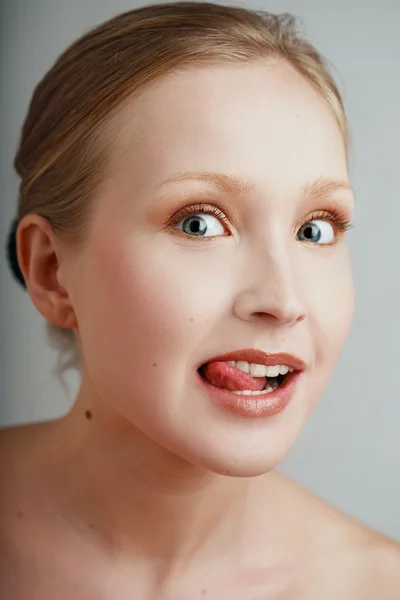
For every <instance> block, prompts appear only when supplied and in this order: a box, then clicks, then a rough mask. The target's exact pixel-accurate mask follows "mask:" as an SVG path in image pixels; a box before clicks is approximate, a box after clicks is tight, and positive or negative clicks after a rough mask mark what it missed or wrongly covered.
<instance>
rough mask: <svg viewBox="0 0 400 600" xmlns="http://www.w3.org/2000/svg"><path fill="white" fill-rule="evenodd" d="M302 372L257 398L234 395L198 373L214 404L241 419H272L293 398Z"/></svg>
mask: <svg viewBox="0 0 400 600" xmlns="http://www.w3.org/2000/svg"><path fill="white" fill-rule="evenodd" d="M302 374H303V372H302V371H294V372H293V373H292V374H291V375H290V376H289V377H287V378H286V379H285V381H284V382H283V384H282V385H281V386H280V387H279V388H278V389H276V390H274V391H273V392H269V393H268V394H260V395H257V396H252V395H244V394H240V395H239V394H233V393H232V392H230V391H229V390H225V389H222V388H218V387H215V386H214V385H212V384H211V383H210V382H208V381H207V380H206V379H204V377H202V376H201V375H200V373H198V376H199V378H200V380H201V382H202V384H203V385H204V386H205V388H206V391H207V393H208V395H209V396H210V398H211V400H212V402H213V403H214V404H215V405H217V406H219V407H220V408H224V409H226V410H229V411H230V412H232V413H235V414H236V415H238V416H241V417H252V418H259V417H270V416H272V415H276V414H277V413H280V412H281V411H282V410H283V409H284V408H285V407H286V406H287V405H288V404H289V402H290V400H291V399H292V398H293V395H294V393H295V391H296V386H297V384H298V382H299V379H300V378H301V376H302Z"/></svg>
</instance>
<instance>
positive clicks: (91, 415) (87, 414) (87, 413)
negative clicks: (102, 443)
mask: <svg viewBox="0 0 400 600" xmlns="http://www.w3.org/2000/svg"><path fill="white" fill-rule="evenodd" d="M85 417H86V418H87V419H88V420H90V419H92V418H93V414H92V411H90V410H87V411H86V412H85Z"/></svg>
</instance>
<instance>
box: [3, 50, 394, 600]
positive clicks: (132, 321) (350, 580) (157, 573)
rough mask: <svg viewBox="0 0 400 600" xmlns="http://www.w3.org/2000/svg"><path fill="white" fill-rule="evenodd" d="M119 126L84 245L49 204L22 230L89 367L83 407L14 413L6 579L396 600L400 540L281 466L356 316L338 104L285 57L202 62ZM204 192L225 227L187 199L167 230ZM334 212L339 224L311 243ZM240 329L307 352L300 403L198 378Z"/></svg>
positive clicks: (94, 590) (236, 341) (23, 586)
mask: <svg viewBox="0 0 400 600" xmlns="http://www.w3.org/2000/svg"><path fill="white" fill-rule="evenodd" d="M111 131H112V138H110V147H111V148H112V161H111V162H110V168H109V173H108V174H107V178H106V180H105V182H104V184H103V185H102V186H101V188H100V189H99V190H98V191H97V192H96V197H95V202H94V205H93V207H92V212H91V216H90V226H89V229H88V231H87V232H86V237H85V241H84V244H83V245H82V246H80V247H79V248H70V247H65V246H64V245H62V244H61V243H60V242H59V241H58V240H57V239H56V238H55V237H54V235H53V233H52V231H51V229H50V227H49V225H48V223H47V222H46V221H45V220H44V219H42V218H41V217H39V216H37V215H29V216H27V217H25V218H24V220H23V221H22V223H21V225H20V228H19V231H18V243H19V255H20V262H21V266H22V269H23V272H24V275H25V278H26V282H27V287H28V291H29V294H30V296H31V298H32V301H33V302H34V304H35V306H36V308H37V309H38V310H39V311H40V312H41V313H42V314H43V315H44V317H45V318H46V319H48V320H49V321H51V322H53V323H55V324H57V325H59V326H61V327H66V328H73V329H74V331H75V334H76V339H77V343H78V345H79V348H80V352H81V355H82V362H83V374H82V385H81V389H80V391H79V394H78V397H77V399H76V402H75V404H74V406H73V408H72V410H71V412H70V413H68V415H66V416H65V417H64V418H62V419H59V420H57V421H55V422H50V423H42V424H36V425H30V426H27V427H16V428H12V429H9V430H4V431H3V432H2V435H1V456H2V461H1V465H2V478H3V481H4V482H5V483H6V485H5V486H4V489H5V490H6V492H5V493H4V494H3V496H2V510H1V527H2V546H1V551H2V553H3V556H4V560H3V561H1V564H2V565H3V570H4V573H0V574H1V578H2V581H4V582H5V583H4V586H5V594H6V595H5V598H12V599H13V600H17V599H19V598H21V599H22V598H24V599H25V598H29V599H30V600H36V599H37V600H39V599H40V600H47V599H49V600H50V599H51V600H53V598H57V599H60V600H64V599H70V598H76V599H78V598H85V599H86V598H87V599H96V600H97V599H100V598H101V599H103V598H104V600H108V599H113V600H127V599H128V598H129V599H130V598H141V599H143V600H149V599H153V598H154V599H160V600H181V599H188V600H195V599H197V598H204V597H208V598H212V599H213V600H214V599H215V600H314V599H315V600H317V599H318V600H319V599H320V598H324V600H331V599H332V600H334V599H335V600H337V599H338V598H340V599H341V600H347V599H348V600H350V599H351V600H370V599H371V600H376V599H377V598H378V597H379V598H380V600H395V599H396V598H398V597H399V594H400V550H399V546H398V545H397V544H396V542H394V541H391V540H389V539H387V538H384V537H383V536H381V535H380V534H378V533H375V532H373V531H371V530H369V529H368V528H366V527H364V526H363V525H361V524H358V523H357V522H355V521H353V520H351V519H350V518H348V517H346V516H345V515H343V514H342V513H340V512H339V511H337V510H335V509H334V508H332V507H330V506H328V505H327V504H325V503H324V502H322V501H321V500H319V499H317V498H315V497H314V496H312V495H311V494H310V493H308V492H307V491H306V490H304V489H302V488H301V487H300V486H298V485H297V484H295V483H293V482H291V481H289V480H288V479H287V478H285V477H284V476H282V475H280V474H278V473H277V472H276V471H275V470H274V469H275V467H276V466H277V465H278V464H279V463H280V461H281V460H282V459H283V458H284V456H285V455H286V454H287V453H288V451H289V449H290V447H291V445H292V443H293V442H294V440H295V438H296V436H297V434H298V432H299V431H300V429H301V427H302V426H303V425H304V423H305V421H306V419H307V417H308V416H309V414H310V412H311V411H312V409H313V407H314V406H315V404H316V402H317V401H318V399H319V398H320V396H321V394H322V392H323V389H324V387H325V385H326V383H327V381H328V378H329V377H330V375H331V372H332V369H333V367H334V365H335V363H336V360H337V358H338V357H339V355H340V352H341V350H342V348H343V345H344V343H345V340H346V337H347V334H348V331H349V327H350V323H351V318H352V313H353V288H352V277H351V269H350V265H349V257H348V250H347V242H346V235H345V232H344V231H340V230H339V228H338V227H337V226H336V225H335V223H333V222H332V218H331V216H330V215H332V214H335V211H336V212H337V211H338V210H339V211H340V213H341V214H342V215H345V217H346V219H348V221H351V218H352V213H353V208H354V196H353V193H352V190H351V186H350V185H349V184H348V172H347V165H346V156H345V150H344V145H343V140H342V137H341V133H340V130H339V127H338V125H337V122H336V121H335V118H334V116H333V114H332V112H331V110H330V108H329V107H328V106H327V105H326V104H325V103H324V101H323V100H322V99H321V97H320V96H318V94H317V93H316V92H315V91H314V90H313V88H312V87H311V86H310V85H309V84H308V83H307V82H306V81H305V80H303V79H302V78H301V77H300V76H299V75H298V74H296V73H295V72H294V71H292V70H291V69H290V68H289V67H287V66H285V65H282V64H272V63H269V62H266V61H261V62H259V63H254V64H251V65H250V64H247V65H242V64H240V65H230V66H227V65H222V66H213V67H203V68H201V69H200V68H194V67H193V68H192V69H191V70H187V71H185V72H181V73H174V74H170V75H168V76H166V77H165V78H164V79H163V80H160V81H158V82H156V83H154V84H152V85H151V86H150V87H149V88H148V89H147V90H146V91H145V92H143V94H142V95H141V96H139V97H138V98H135V99H133V100H132V101H131V102H130V103H129V104H128V105H127V106H125V107H124V109H123V110H121V111H120V113H119V115H118V117H117V118H116V119H115V120H114V121H113V123H112V124H110V127H109V133H110V132H111ZM177 174H180V176H179V177H177ZM182 174H185V176H184V177H182ZM189 174H190V176H189ZM211 174H213V175H211ZM216 174H217V175H216ZM166 180H168V182H166ZM239 182H240V183H241V184H242V189H241V190H239V189H237V184H238V183H239ZM327 182H330V183H329V184H328V183H327ZM228 183H229V185H230V188H229V189H228V187H227V184H228ZM233 184H235V185H233ZM317 184H318V185H317ZM312 192H313V193H312ZM194 204H206V205H207V206H210V205H211V206H217V207H218V208H219V210H220V211H221V212H222V213H223V215H225V216H226V219H222V218H221V217H220V216H215V215H214V214H210V215H206V216H205V217H204V215H201V217H203V218H204V221H202V224H203V225H204V224H205V225H206V226H207V228H209V233H207V236H206V237H207V239H199V238H198V237H197V238H193V237H190V235H189V234H188V233H185V231H183V229H182V225H183V220H184V218H187V216H186V217H183V218H182V219H181V220H180V221H178V223H174V224H173V226H172V227H169V228H166V227H165V222H166V221H167V220H168V219H170V218H171V217H172V216H173V215H174V214H176V213H177V211H178V209H180V208H182V207H183V206H188V207H189V206H191V205H194ZM316 212H317V213H318V222H319V226H320V227H321V231H322V233H323V234H324V235H323V236H322V238H321V239H322V242H323V243H318V242H317V243H315V242H304V241H301V240H300V239H299V238H298V231H299V229H300V227H301V226H302V225H303V224H304V223H306V222H308V221H309V220H311V217H312V216H313V214H315V213H316ZM321 213H323V214H324V215H325V216H323V218H321ZM193 214H198V213H196V212H194V213H193ZM321 221H323V223H322V224H321V223H320V222H321ZM240 348H259V349H262V350H264V351H266V352H282V351H283V352H289V353H294V354H296V355H298V356H300V357H301V359H302V360H304V362H305V364H306V372H305V376H304V377H303V380H302V382H301V385H300V386H299V387H298V389H297V390H296V393H295V396H294V398H293V400H292V401H291V402H290V403H289V405H288V406H287V407H286V408H285V410H284V411H282V412H281V413H279V414H277V415H274V416H272V417H267V418H262V419H246V418H243V417H239V416H235V415H232V414H229V413H227V412H224V411H223V410H222V409H220V410H218V409H217V408H216V407H214V406H210V403H209V401H208V399H207V398H206V397H205V395H204V393H203V391H202V390H201V389H200V388H199V387H198V386H197V385H196V382H195V373H196V366H198V365H199V364H202V363H204V362H206V361H207V359H210V358H212V357H213V356H216V355H218V354H221V353H224V352H228V351H231V350H237V349H240Z"/></svg>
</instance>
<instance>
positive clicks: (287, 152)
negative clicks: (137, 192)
mask: <svg viewBox="0 0 400 600" xmlns="http://www.w3.org/2000/svg"><path fill="white" fill-rule="evenodd" d="M113 131H114V134H113V138H114V145H113V149H112V154H113V163H114V165H115V167H116V169H117V170H120V171H124V170H125V171H129V174H130V176H131V177H132V176H133V175H135V178H136V180H137V182H138V184H140V183H142V184H144V183H145V181H144V180H145V178H147V179H149V178H150V179H151V180H152V181H153V182H157V181H160V180H163V179H165V178H167V177H169V176H171V175H173V174H174V173H176V172H182V171H203V172H207V171H214V172H215V171H217V172H227V173H235V174H239V175H240V176H243V177H244V178H245V179H250V180H252V182H253V183H256V185H257V184H258V183H259V184H260V185H262V184H263V180H265V181H264V182H265V183H266V182H268V184H269V185H270V186H272V187H273V186H274V185H277V186H278V187H279V186H281V187H282V186H283V185H284V183H285V181H288V182H289V179H290V181H291V182H293V183H294V182H296V181H297V180H298V183H299V185H304V183H306V182H307V181H308V180H315V179H316V178H318V177H321V176H326V177H332V178H341V179H343V178H346V176H347V165H346V153H345V148H344V143H343V139H342V136H341V132H340V129H339V126H338V124H337V121H336V119H335V116H334V114H333V112H332V110H331V109H330V107H329V106H328V105H327V103H326V102H325V101H324V99H323V98H322V97H321V96H320V95H319V93H318V92H317V91H316V90H315V89H314V88H313V86H312V85H311V84H309V83H308V82H307V81H306V80H305V79H304V78H303V77H302V76H301V75H299V74H298V73H297V72H296V71H294V69H292V68H291V67H290V66H289V65H286V64H284V63H282V62H276V61H274V62H272V61H265V60H264V61H259V62H257V63H251V64H235V65H232V64H230V65H219V66H207V67H201V68H200V67H193V66H192V67H190V68H186V69H185V70H181V71H179V72H174V73H170V74H168V75H166V76H164V77H162V78H161V79H159V80H157V81H156V82H154V83H153V84H151V85H150V86H149V87H148V88H147V89H146V90H145V91H144V92H142V93H141V94H140V95H139V96H138V97H136V98H134V99H132V100H130V101H129V103H127V105H126V106H125V107H124V108H123V110H121V111H120V113H119V114H118V116H117V118H116V120H115V122H114V123H113ZM289 175H290V177H289Z"/></svg>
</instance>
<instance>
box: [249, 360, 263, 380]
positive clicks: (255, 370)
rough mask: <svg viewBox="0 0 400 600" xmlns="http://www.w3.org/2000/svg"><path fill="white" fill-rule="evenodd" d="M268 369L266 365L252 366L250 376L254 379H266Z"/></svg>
mask: <svg viewBox="0 0 400 600" xmlns="http://www.w3.org/2000/svg"><path fill="white" fill-rule="evenodd" d="M266 370H267V367H266V366H265V365H257V364H255V363H251V364H250V375H251V376H252V377H265V375H266Z"/></svg>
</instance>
